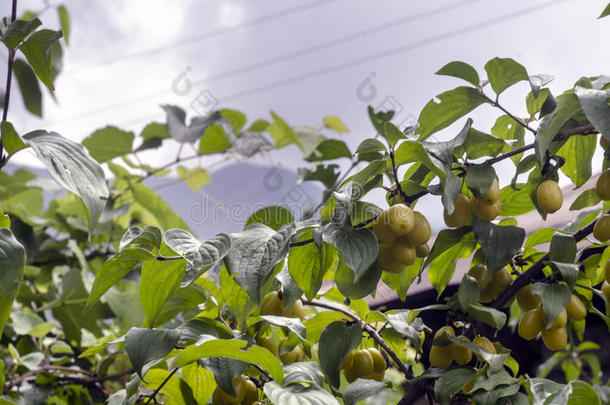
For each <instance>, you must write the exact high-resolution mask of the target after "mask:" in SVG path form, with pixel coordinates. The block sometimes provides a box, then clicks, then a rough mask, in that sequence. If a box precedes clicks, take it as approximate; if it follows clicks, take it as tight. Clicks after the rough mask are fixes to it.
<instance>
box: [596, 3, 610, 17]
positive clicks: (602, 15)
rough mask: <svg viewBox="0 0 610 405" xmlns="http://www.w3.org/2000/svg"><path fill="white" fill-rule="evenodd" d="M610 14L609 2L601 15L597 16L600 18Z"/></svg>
mask: <svg viewBox="0 0 610 405" xmlns="http://www.w3.org/2000/svg"><path fill="white" fill-rule="evenodd" d="M608 15H610V3H608V5H607V6H606V8H605V9H604V11H602V13H601V14H600V15H599V17H597V18H598V19H600V18H604V17H606V16H608Z"/></svg>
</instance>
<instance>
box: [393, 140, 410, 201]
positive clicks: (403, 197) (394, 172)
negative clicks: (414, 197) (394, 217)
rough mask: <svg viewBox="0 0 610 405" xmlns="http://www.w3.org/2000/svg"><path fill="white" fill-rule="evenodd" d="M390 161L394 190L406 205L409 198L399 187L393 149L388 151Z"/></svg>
mask: <svg viewBox="0 0 610 405" xmlns="http://www.w3.org/2000/svg"><path fill="white" fill-rule="evenodd" d="M390 159H392V175H393V176H394V183H396V190H398V194H400V196H401V197H402V200H403V201H404V202H405V203H406V202H407V200H409V196H408V195H407V194H406V193H405V192H404V191H403V190H402V187H401V186H400V180H398V171H397V170H396V161H395V159H394V147H392V150H390Z"/></svg>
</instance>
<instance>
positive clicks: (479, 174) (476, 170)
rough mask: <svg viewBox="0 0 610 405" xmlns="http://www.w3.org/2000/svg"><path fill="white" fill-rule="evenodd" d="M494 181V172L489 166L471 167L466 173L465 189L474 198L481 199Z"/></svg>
mask: <svg viewBox="0 0 610 405" xmlns="http://www.w3.org/2000/svg"><path fill="white" fill-rule="evenodd" d="M495 179H496V171H495V170H494V168H493V166H491V165H486V164H482V165H476V164H475V165H471V166H468V170H467V171H466V187H468V188H469V189H470V190H472V192H473V193H474V195H475V196H476V197H481V196H483V195H485V194H486V193H487V191H489V187H490V186H491V183H493V181H494V180H495Z"/></svg>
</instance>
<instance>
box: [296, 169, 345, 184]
mask: <svg viewBox="0 0 610 405" xmlns="http://www.w3.org/2000/svg"><path fill="white" fill-rule="evenodd" d="M337 169H339V165H336V164H330V165H326V166H325V165H318V166H316V170H309V169H304V168H300V169H297V183H298V182H301V181H314V180H318V181H320V182H322V184H324V186H326V188H331V187H332V186H334V185H335V183H336V182H337V178H339V173H338V172H337Z"/></svg>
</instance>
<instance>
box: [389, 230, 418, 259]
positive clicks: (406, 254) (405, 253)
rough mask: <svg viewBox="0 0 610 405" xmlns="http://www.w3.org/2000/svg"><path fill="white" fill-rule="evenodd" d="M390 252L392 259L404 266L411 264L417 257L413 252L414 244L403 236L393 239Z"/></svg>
mask: <svg viewBox="0 0 610 405" xmlns="http://www.w3.org/2000/svg"><path fill="white" fill-rule="evenodd" d="M390 253H391V255H392V259H394V260H395V261H397V262H399V263H402V264H404V265H406V266H410V265H412V264H413V263H415V260H416V259H417V256H416V254H415V246H413V245H412V244H411V242H409V241H408V240H406V239H405V237H404V236H403V237H400V238H398V239H396V240H395V241H394V243H393V244H392V250H391V251H390Z"/></svg>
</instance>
